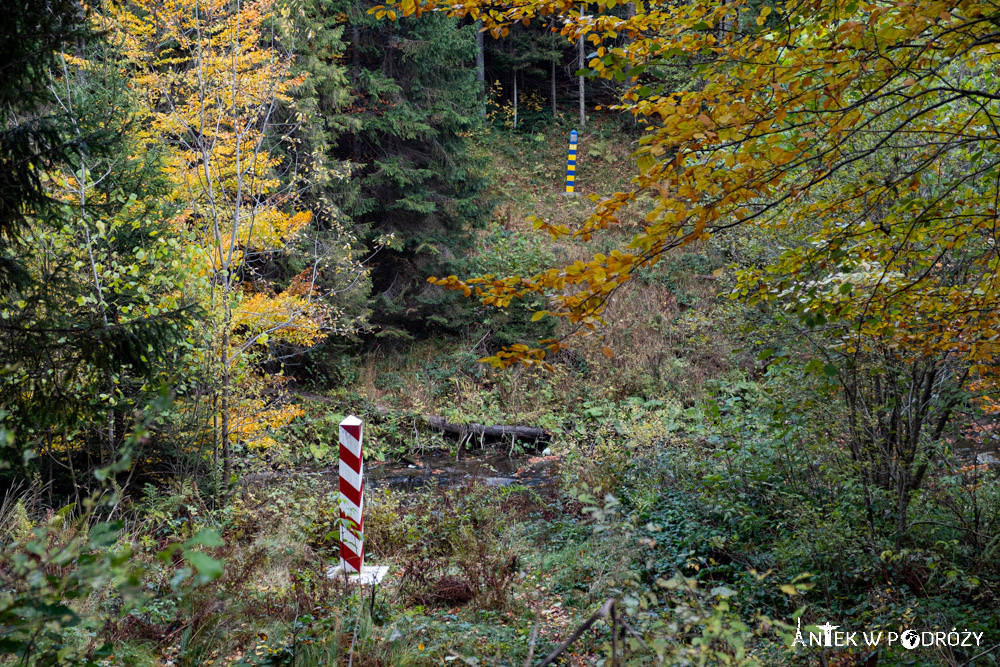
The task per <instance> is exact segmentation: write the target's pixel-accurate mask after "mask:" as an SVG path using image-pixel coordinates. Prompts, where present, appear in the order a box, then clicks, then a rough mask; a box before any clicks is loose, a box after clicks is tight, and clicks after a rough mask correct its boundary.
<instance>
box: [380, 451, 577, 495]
mask: <svg viewBox="0 0 1000 667" xmlns="http://www.w3.org/2000/svg"><path fill="white" fill-rule="evenodd" d="M411 461H412V463H407V462H405V461H398V462H397V461H393V462H387V463H366V465H365V481H366V483H367V484H369V485H371V486H372V487H375V488H380V487H381V488H384V487H388V488H391V489H400V490H411V489H416V488H420V487H423V486H428V485H437V486H455V485H458V484H465V483H468V482H474V481H479V482H482V483H484V484H486V485H488V486H509V485H511V484H520V485H524V486H542V485H545V484H548V483H550V482H551V481H552V479H553V475H554V473H555V464H556V463H557V461H558V457H555V456H538V457H531V458H514V459H511V458H507V457H506V456H472V457H469V458H463V459H459V460H457V461H456V460H455V457H453V456H447V455H434V456H423V457H419V458H412V459H411ZM414 464H416V465H414Z"/></svg>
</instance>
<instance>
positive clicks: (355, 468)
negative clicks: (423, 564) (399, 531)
mask: <svg viewBox="0 0 1000 667" xmlns="http://www.w3.org/2000/svg"><path fill="white" fill-rule="evenodd" d="M361 441H362V423H361V420H360V419H358V418H357V417H355V416H354V415H350V416H349V417H347V418H346V419H344V421H342V422H340V465H339V472H340V519H341V524H340V565H339V566H335V567H331V568H330V569H329V570H328V571H327V574H328V575H329V576H330V577H336V576H346V577H347V578H348V579H350V580H352V581H354V582H355V583H358V584H362V585H364V584H378V583H379V582H381V581H382V577H384V576H385V574H386V572H387V571H388V570H389V567H388V566H387V565H382V566H371V565H369V566H366V565H365V564H364V563H365V514H364V508H365V494H364V480H365V456H364V450H363V449H362V445H361Z"/></svg>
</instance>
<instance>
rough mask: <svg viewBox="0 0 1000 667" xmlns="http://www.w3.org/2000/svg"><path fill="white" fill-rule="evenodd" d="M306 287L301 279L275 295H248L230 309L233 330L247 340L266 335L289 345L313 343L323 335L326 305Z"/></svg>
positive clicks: (325, 321) (324, 336)
mask: <svg viewBox="0 0 1000 667" xmlns="http://www.w3.org/2000/svg"><path fill="white" fill-rule="evenodd" d="M292 290H294V292H293V291H292ZM307 290H308V288H307V287H305V286H304V285H303V284H302V283H301V281H300V282H298V283H294V282H293V286H292V287H291V288H290V289H289V290H286V291H285V292H282V293H281V294H278V295H276V296H270V295H267V294H264V293H262V292H258V293H257V294H253V295H251V296H250V297H248V298H246V299H245V300H244V301H243V302H242V303H240V304H239V305H238V306H237V307H236V310H235V311H234V313H233V328H234V330H236V331H241V332H242V334H241V336H240V337H239V338H240V339H241V340H245V341H247V343H249V344H253V343H255V342H258V338H259V337H260V336H265V335H266V336H267V337H268V338H269V339H277V340H280V341H283V342H285V343H288V344H291V345H298V346H302V347H311V346H313V345H315V344H316V343H318V342H319V341H321V340H323V339H324V338H326V332H327V329H328V328H329V327H328V319H329V308H328V307H327V306H326V305H325V304H324V303H323V302H322V301H321V300H320V299H319V298H318V296H316V295H312V294H310V292H309V291H307ZM265 340H266V339H265Z"/></svg>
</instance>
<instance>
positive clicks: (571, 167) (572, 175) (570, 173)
mask: <svg viewBox="0 0 1000 667" xmlns="http://www.w3.org/2000/svg"><path fill="white" fill-rule="evenodd" d="M578 136H579V135H577V133H576V130H573V131H572V132H570V133H569V155H568V156H567V158H566V193H565V194H567V195H573V194H576V192H575V187H576V141H577V137H578Z"/></svg>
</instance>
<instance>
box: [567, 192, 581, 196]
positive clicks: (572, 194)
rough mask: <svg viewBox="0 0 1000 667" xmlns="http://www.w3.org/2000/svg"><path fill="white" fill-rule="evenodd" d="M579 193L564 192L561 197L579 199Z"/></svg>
mask: <svg viewBox="0 0 1000 667" xmlns="http://www.w3.org/2000/svg"><path fill="white" fill-rule="evenodd" d="M579 196H580V193H579V192H564V193H563V197H579Z"/></svg>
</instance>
